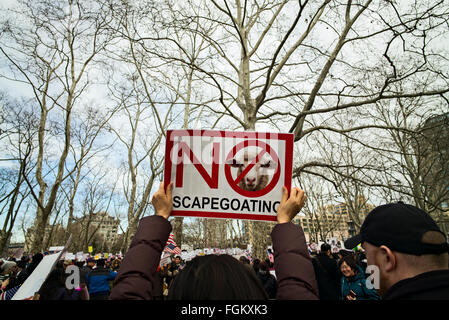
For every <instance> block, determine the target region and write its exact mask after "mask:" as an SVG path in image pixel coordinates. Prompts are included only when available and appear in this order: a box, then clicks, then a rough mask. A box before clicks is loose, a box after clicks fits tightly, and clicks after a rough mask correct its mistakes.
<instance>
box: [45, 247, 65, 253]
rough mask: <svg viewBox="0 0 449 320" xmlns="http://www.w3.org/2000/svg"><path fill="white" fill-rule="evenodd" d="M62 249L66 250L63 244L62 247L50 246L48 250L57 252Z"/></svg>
mask: <svg viewBox="0 0 449 320" xmlns="http://www.w3.org/2000/svg"><path fill="white" fill-rule="evenodd" d="M62 250H64V246H62V247H50V248H48V251H49V252H50V253H56V252H60V251H62Z"/></svg>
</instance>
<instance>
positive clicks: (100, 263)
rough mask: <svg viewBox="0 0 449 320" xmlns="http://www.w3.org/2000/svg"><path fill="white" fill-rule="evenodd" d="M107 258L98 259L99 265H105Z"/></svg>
mask: <svg viewBox="0 0 449 320" xmlns="http://www.w3.org/2000/svg"><path fill="white" fill-rule="evenodd" d="M104 264H105V260H104V259H98V260H97V267H104Z"/></svg>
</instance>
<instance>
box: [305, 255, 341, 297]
mask: <svg viewBox="0 0 449 320" xmlns="http://www.w3.org/2000/svg"><path fill="white" fill-rule="evenodd" d="M312 262H313V269H314V270H315V275H316V280H317V282H318V292H319V295H320V300H340V277H341V275H340V269H339V268H338V264H337V261H335V259H331V258H330V257H329V256H328V255H327V254H325V253H320V254H318V256H317V257H316V258H314V259H312Z"/></svg>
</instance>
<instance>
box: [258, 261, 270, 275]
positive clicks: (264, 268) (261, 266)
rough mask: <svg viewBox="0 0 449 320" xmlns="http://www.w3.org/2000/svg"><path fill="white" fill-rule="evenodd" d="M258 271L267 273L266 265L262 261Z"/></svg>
mask: <svg viewBox="0 0 449 320" xmlns="http://www.w3.org/2000/svg"><path fill="white" fill-rule="evenodd" d="M259 271H262V272H265V273H266V272H267V271H268V264H267V263H266V262H265V261H262V262H260V263H259Z"/></svg>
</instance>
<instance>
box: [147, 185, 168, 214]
mask: <svg viewBox="0 0 449 320" xmlns="http://www.w3.org/2000/svg"><path fill="white" fill-rule="evenodd" d="M172 190H173V182H170V184H169V185H168V186H167V192H166V191H165V188H164V182H161V184H160V186H159V190H157V192H156V193H155V194H154V195H153V199H152V200H151V203H152V204H153V206H154V210H155V211H156V215H157V216H161V217H164V218H165V219H168V218H169V217H170V215H171V212H172V210H173V200H172Z"/></svg>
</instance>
